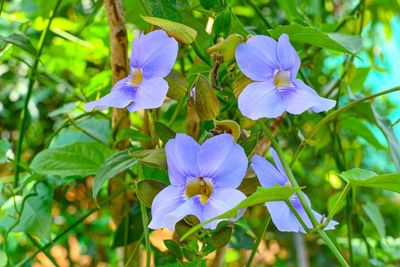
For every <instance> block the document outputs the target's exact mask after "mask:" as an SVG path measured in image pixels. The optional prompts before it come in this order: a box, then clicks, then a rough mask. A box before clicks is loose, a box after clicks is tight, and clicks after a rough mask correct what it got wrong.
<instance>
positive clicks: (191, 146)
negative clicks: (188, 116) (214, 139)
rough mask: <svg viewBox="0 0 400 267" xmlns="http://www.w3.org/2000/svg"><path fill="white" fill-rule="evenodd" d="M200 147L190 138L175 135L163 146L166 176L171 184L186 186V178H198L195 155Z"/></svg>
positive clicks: (178, 134) (184, 135)
mask: <svg viewBox="0 0 400 267" xmlns="http://www.w3.org/2000/svg"><path fill="white" fill-rule="evenodd" d="M199 149H200V145H199V144H198V143H197V142H196V141H195V140H194V139H193V138H192V137H190V136H188V135H186V134H180V133H177V134H176V137H175V139H170V140H169V141H168V142H167V144H166V145H165V154H166V156H167V164H168V175H169V180H170V182H171V184H173V185H181V186H185V185H186V178H187V177H196V176H198V173H199V170H198V167H197V153H198V151H199Z"/></svg>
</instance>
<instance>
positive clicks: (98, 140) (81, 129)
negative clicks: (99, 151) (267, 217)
mask: <svg viewBox="0 0 400 267" xmlns="http://www.w3.org/2000/svg"><path fill="white" fill-rule="evenodd" d="M67 119H68V121H69V122H70V123H71V125H72V126H74V127H75V128H76V129H78V130H79V131H81V132H82V133H84V134H86V135H87V136H89V137H90V138H92V139H93V140H95V141H96V142H98V143H101V144H104V142H103V141H101V140H100V139H99V138H97V137H96V136H94V135H93V134H91V133H89V132H88V131H86V130H85V129H83V128H82V127H80V126H78V125H77V124H76V123H75V121H74V120H73V119H72V118H70V117H69V116H68V115H67Z"/></svg>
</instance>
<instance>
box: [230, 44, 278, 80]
mask: <svg viewBox="0 0 400 267" xmlns="http://www.w3.org/2000/svg"><path fill="white" fill-rule="evenodd" d="M235 55H236V62H237V64H238V66H239V69H240V70H241V71H242V72H243V73H244V75H246V76H247V77H249V78H250V79H252V80H254V81H265V80H266V79H268V78H272V77H273V75H274V67H273V65H272V64H271V62H270V60H269V59H268V58H267V57H266V56H265V55H264V53H261V52H260V50H259V49H256V48H254V47H253V46H250V45H246V44H239V45H238V46H237V48H236V52H235Z"/></svg>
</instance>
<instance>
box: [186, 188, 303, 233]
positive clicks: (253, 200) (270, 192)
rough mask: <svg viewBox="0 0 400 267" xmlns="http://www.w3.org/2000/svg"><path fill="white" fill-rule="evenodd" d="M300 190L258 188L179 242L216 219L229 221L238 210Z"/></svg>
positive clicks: (197, 226) (197, 227)
mask: <svg viewBox="0 0 400 267" xmlns="http://www.w3.org/2000/svg"><path fill="white" fill-rule="evenodd" d="M300 189H301V188H300V187H299V188H292V187H288V186H285V187H282V186H279V185H275V186H274V187H273V188H267V187H259V188H257V191H256V192H255V193H254V194H252V195H251V196H249V197H248V198H246V199H245V200H243V201H242V202H240V203H239V204H238V205H237V206H236V207H235V208H233V209H231V210H228V211H227V212H225V213H223V214H221V215H219V216H217V217H214V218H212V219H210V220H208V221H205V222H203V223H201V224H198V225H196V226H194V227H193V228H192V229H190V230H189V231H188V232H186V234H185V235H184V236H183V237H182V238H181V240H184V239H185V238H186V237H187V236H189V235H190V234H192V233H193V232H195V231H197V230H198V229H200V228H201V227H202V226H203V225H205V224H207V223H210V222H212V221H214V220H218V219H229V218H234V217H236V216H237V212H238V211H239V210H240V209H244V208H247V207H251V206H254V205H258V204H262V203H265V202H268V201H277V200H287V199H289V197H290V196H291V195H293V194H294V193H296V192H297V191H299V190H300Z"/></svg>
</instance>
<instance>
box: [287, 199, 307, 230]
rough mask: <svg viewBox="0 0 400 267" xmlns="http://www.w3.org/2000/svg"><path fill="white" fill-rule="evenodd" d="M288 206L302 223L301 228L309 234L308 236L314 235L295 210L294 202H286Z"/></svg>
mask: <svg viewBox="0 0 400 267" xmlns="http://www.w3.org/2000/svg"><path fill="white" fill-rule="evenodd" d="M285 202H286V204H287V205H288V206H289V209H290V210H291V211H292V212H293V214H294V216H296V219H297V220H298V221H299V222H300V224H301V226H302V227H303V229H304V231H306V232H307V234H309V235H312V232H311V231H310V229H309V228H308V227H307V225H306V223H305V222H304V221H303V219H302V218H301V217H300V214H299V213H298V212H297V210H296V209H295V208H294V206H293V204H292V202H290V201H289V200H285Z"/></svg>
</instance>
